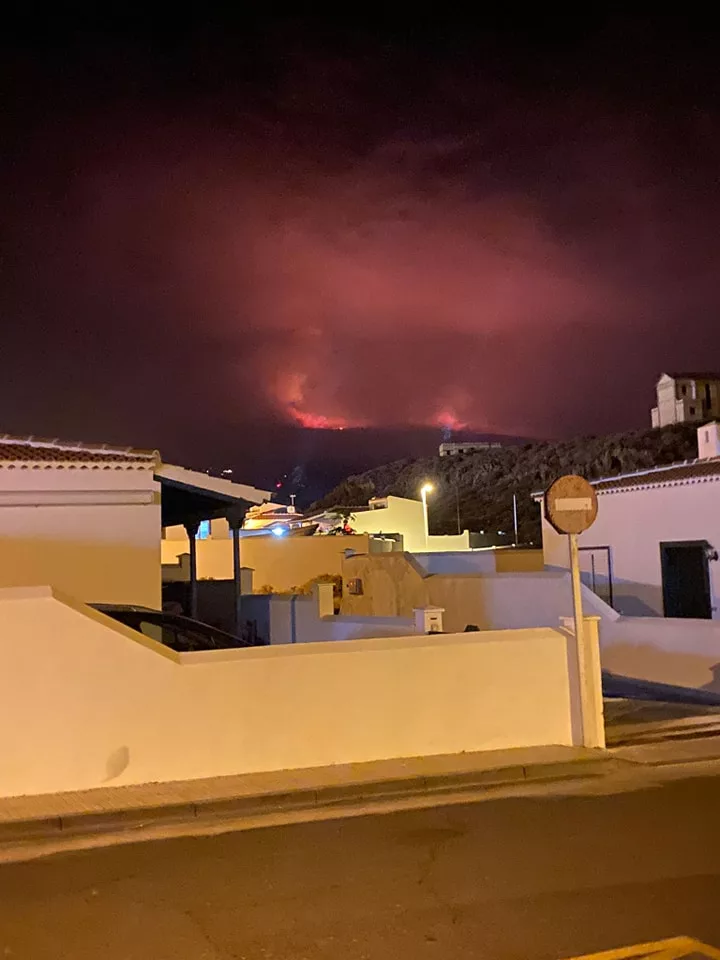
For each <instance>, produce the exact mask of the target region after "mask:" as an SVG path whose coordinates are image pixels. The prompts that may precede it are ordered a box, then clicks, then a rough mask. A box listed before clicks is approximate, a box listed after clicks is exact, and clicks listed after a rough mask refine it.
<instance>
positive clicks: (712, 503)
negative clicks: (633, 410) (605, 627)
mask: <svg viewBox="0 0 720 960" xmlns="http://www.w3.org/2000/svg"><path fill="white" fill-rule="evenodd" d="M593 486H594V487H595V490H596V491H597V495H598V515H597V519H596V521H595V523H594V524H593V525H592V527H590V529H589V530H587V531H586V532H585V533H583V534H581V535H580V537H579V538H578V542H579V547H580V551H581V553H580V556H581V566H582V568H583V572H584V576H583V579H584V580H585V582H586V583H588V584H590V585H594V587H595V589H596V591H597V592H598V593H599V594H600V595H601V596H603V598H605V599H609V600H610V601H611V603H612V605H613V606H614V607H615V609H616V610H617V611H618V612H619V613H621V614H625V615H629V616H663V615H664V616H666V617H693V618H699V619H720V562H719V561H718V550H720V424H718V423H708V424H705V425H704V426H702V427H700V428H699V429H698V458H697V460H689V461H685V462H683V463H675V464H671V465H670V466H666V467H655V468H653V469H651V470H643V471H640V472H638V473H630V474H623V475H621V476H617V477H610V478H608V479H604V480H596V481H593ZM537 499H541V497H539V496H538V497H537ZM542 531H543V552H544V558H545V566H546V569H554V570H558V569H562V570H566V569H568V567H569V558H568V538H567V537H566V536H563V535H561V534H558V533H557V532H556V531H555V530H554V529H553V527H551V526H550V524H549V523H548V522H547V520H546V519H545V517H543V524H542Z"/></svg>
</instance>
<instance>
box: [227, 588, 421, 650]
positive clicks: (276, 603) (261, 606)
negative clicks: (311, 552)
mask: <svg viewBox="0 0 720 960" xmlns="http://www.w3.org/2000/svg"><path fill="white" fill-rule="evenodd" d="M326 586H327V589H328V590H329V594H330V609H332V585H331V584H327V585H326ZM242 604H243V607H242V609H243V617H244V618H246V619H247V620H251V621H254V622H255V624H256V627H257V631H258V636H259V637H260V638H261V639H262V640H264V641H265V642H268V643H272V644H282V643H318V642H324V641H332V640H358V639H360V638H362V637H396V636H404V637H407V636H412V635H413V634H415V633H416V632H417V631H416V628H415V620H414V618H412V617H363V616H356V617H351V616H335V615H329V616H321V615H320V608H319V603H318V595H317V588H316V591H315V593H314V594H313V595H312V596H297V595H295V596H277V595H273V594H264V595H263V594H253V595H252V596H247V597H243V601H242Z"/></svg>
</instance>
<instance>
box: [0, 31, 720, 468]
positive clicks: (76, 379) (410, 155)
mask: <svg viewBox="0 0 720 960" xmlns="http://www.w3.org/2000/svg"><path fill="white" fill-rule="evenodd" d="M247 29H249V27H248V24H247V23H246V22H245V18H244V14H243V23H242V29H240V28H238V29H237V32H236V33H232V32H231V33H228V34H226V32H225V31H223V30H221V29H220V28H219V27H217V26H215V27H214V28H210V29H209V33H208V34H207V37H206V40H203V41H202V42H201V43H198V41H197V38H196V36H195V34H194V32H193V31H192V30H191V31H190V32H189V33H188V35H187V37H185V39H184V40H183V41H182V42H179V41H178V42H175V41H174V40H173V39H172V38H171V37H169V36H168V37H167V38H166V40H165V41H161V40H157V38H155V39H153V43H156V42H157V43H158V44H160V45H161V46H162V43H163V42H166V47H165V48H164V49H163V51H162V52H161V55H159V56H157V55H156V51H155V49H154V47H153V43H149V42H142V43H140V44H138V45H131V47H130V48H129V49H128V51H124V52H123V50H121V49H120V47H122V43H121V41H120V40H118V41H117V43H118V44H119V47H116V46H115V43H116V41H115V40H113V42H112V43H110V44H109V45H108V49H105V48H104V47H102V45H99V46H98V45H95V44H93V43H88V42H87V38H85V37H84V36H80V35H79V36H78V37H77V38H75V41H76V42H75V41H74V42H73V43H72V44H70V45H68V44H65V45H62V44H61V43H59V45H58V50H57V51H56V52H53V54H52V56H48V53H47V51H45V52H43V51H42V50H40V51H32V50H29V48H28V49H26V48H25V47H23V48H22V50H21V52H20V54H18V59H12V58H9V59H7V69H8V84H9V86H8V96H9V97H10V98H11V99H12V107H11V109H9V110H8V111H6V112H5V120H4V122H6V125H7V126H8V130H7V131H6V136H5V137H4V140H3V156H2V158H0V166H2V168H3V171H4V173H5V175H6V181H7V182H6V183H5V184H4V190H3V191H2V192H1V193H0V199H1V201H2V203H3V211H2V216H1V217H0V220H1V221H2V223H3V229H4V231H5V232H6V233H7V249H8V250H10V251H11V254H12V255H11V257H10V258H9V260H8V263H7V265H6V269H4V270H3V272H2V273H3V276H2V278H0V279H1V280H2V284H3V290H2V293H3V297H2V308H3V316H4V317H5V318H6V319H5V321H4V323H5V328H4V330H3V335H4V337H6V340H5V349H6V351H7V352H8V355H9V356H10V357H11V358H12V370H14V371H17V375H16V376H8V377H4V378H2V379H1V380H0V407H1V408H2V409H3V410H4V411H6V416H9V417H11V420H10V421H8V422H7V423H6V424H4V425H3V426H4V428H5V429H8V430H14V431H16V432H36V433H39V434H47V433H57V435H66V436H68V435H69V436H83V437H85V438H88V439H93V438H95V437H98V438H100V439H105V438H106V439H108V440H117V441H120V440H122V441H124V442H127V443H142V442H143V438H144V437H147V440H146V441H145V442H148V443H157V444H162V443H163V440H164V439H165V438H166V437H168V436H169V437H171V438H172V437H177V438H179V442H181V443H182V445H183V449H185V446H186V445H187V446H192V443H191V442H190V441H189V440H188V439H187V437H188V436H189V429H190V426H192V427H193V429H194V430H195V436H196V437H200V438H201V439H202V438H206V437H208V436H209V435H212V436H213V437H214V436H216V435H219V432H220V430H221V428H222V429H224V430H225V431H227V433H226V436H227V435H230V436H231V437H233V438H234V436H235V431H236V430H246V431H247V432H248V434H250V433H251V432H252V430H253V429H254V425H256V424H258V423H259V424H263V425H269V426H270V427H271V428H272V427H274V426H278V428H279V429H282V427H284V426H286V425H288V424H297V425H300V426H302V427H305V428H308V429H314V430H318V429H337V430H340V429H343V428H350V427H353V426H368V427H373V426H377V427H395V426H398V425H401V426H403V427H404V426H417V425H432V426H434V427H437V428H442V429H444V430H450V431H460V430H465V431H469V430H472V431H476V432H487V433H501V434H502V433H506V434H515V435H520V436H562V435H568V434H573V433H581V432H588V433H589V432H598V433H599V432H604V431H610V430H620V429H625V428H629V427H638V426H644V425H647V424H648V423H649V409H650V407H651V406H652V403H653V387H654V381H655V378H656V377H657V376H658V374H659V373H660V372H661V371H662V370H663V369H664V368H667V367H671V368H680V369H682V368H687V369H694V368H695V369H696V368H700V369H702V368H703V367H705V366H706V364H707V362H708V361H707V359H706V358H707V357H712V356H715V357H717V356H720V324H718V322H717V317H718V316H720V286H719V285H718V281H717V278H718V276H720V253H719V252H718V244H717V240H716V233H717V221H718V218H719V217H720V192H719V191H718V187H717V174H716V171H717V169H718V166H719V165H720V111H718V108H717V102H718V101H717V96H716V91H715V87H716V86H717V80H716V70H715V61H716V51H715V48H714V46H713V45H712V42H711V38H710V36H709V34H708V37H707V38H706V40H707V49H706V48H705V47H703V46H702V45H700V47H699V46H698V44H699V41H698V40H697V38H694V39H693V41H692V43H691V44H686V47H685V49H686V50H692V57H690V56H687V57H681V58H680V59H679V60H678V62H677V63H676V64H675V67H674V68H673V69H677V74H678V78H681V75H682V76H684V75H685V74H687V76H686V77H685V81H686V82H685V84H684V85H683V83H681V82H680V80H678V83H677V84H676V85H675V87H674V93H673V96H674V97H676V98H677V100H673V104H675V106H673V107H672V109H671V108H670V106H669V105H668V103H669V101H668V97H667V96H666V93H667V77H668V75H669V74H668V67H667V51H668V49H670V48H671V47H672V49H674V46H673V44H674V43H675V33H676V29H675V27H674V26H673V31H672V37H671V38H670V39H671V40H672V44H671V45H670V47H668V46H667V45H666V44H665V41H664V40H663V38H660V39H661V41H662V42H660V43H659V46H658V47H657V51H656V54H657V61H654V60H653V56H654V55H655V54H653V49H654V48H653V42H654V41H653V33H652V29H654V28H652V24H650V25H649V26H648V27H647V28H646V27H643V29H642V30H638V31H636V32H633V30H629V29H628V30H626V29H624V28H623V27H622V26H620V27H619V28H618V30H617V31H609V32H607V33H606V32H604V31H603V30H602V29H600V28H598V32H597V34H595V33H594V32H593V31H592V30H589V31H588V32H587V34H586V33H584V32H583V34H582V37H575V38H574V39H573V41H572V42H569V39H568V38H567V37H566V38H565V41H567V42H565V41H564V42H563V44H557V43H556V42H555V40H556V37H555V30H554V28H553V30H551V31H550V32H551V34H552V36H551V39H550V43H549V46H548V47H547V49H546V50H545V51H544V53H543V52H542V51H541V52H540V53H538V52H537V51H536V50H535V49H534V48H533V49H532V50H530V51H521V52H518V50H517V48H516V38H514V37H513V38H508V37H506V38H505V39H504V40H503V41H502V42H499V41H498V38H497V37H496V36H495V35H494V34H493V32H492V31H491V32H490V34H488V35H487V36H484V37H483V36H479V37H474V36H473V37H472V38H470V39H468V44H467V45H466V43H465V41H466V39H467V38H466V37H465V36H464V33H465V32H464V30H461V31H459V32H460V34H462V36H458V37H456V40H455V41H454V43H450V44H449V46H447V47H445V46H443V45H442V44H441V45H438V43H437V37H436V36H435V33H434V30H433V32H432V33H429V34H428V35H427V37H426V38H425V40H426V41H427V42H423V43H422V44H421V45H422V50H421V51H417V50H416V51H414V52H413V50H412V49H411V48H412V42H410V41H408V38H407V37H405V35H404V34H403V39H402V41H401V42H399V43H397V44H392V43H391V44H390V45H389V46H388V44H387V43H386V42H385V41H384V40H383V41H382V42H378V43H375V42H374V41H373V40H372V39H367V49H365V48H364V47H363V44H364V43H365V41H357V42H358V43H359V44H360V47H357V46H356V40H357V38H355V39H353V42H352V43H350V44H349V46H348V47H347V48H343V50H344V52H341V53H339V52H338V50H339V49H340V47H337V43H336V41H335V40H332V41H331V42H330V43H329V48H328V49H323V48H322V45H323V43H325V42H326V41H325V40H323V39H322V38H321V37H319V36H318V34H317V31H316V30H313V29H308V30H307V31H306V32H305V33H303V34H302V36H301V35H300V34H298V33H297V30H296V27H295V26H292V27H289V28H288V30H287V32H283V31H281V32H280V33H279V34H275V33H273V32H272V31H265V29H264V28H260V29H259V30H258V31H257V32H256V33H255V34H253V36H252V38H250V39H247V42H246V45H245V46H243V45H242V43H241V39H242V38H243V37H245V32H244V31H246V30H247ZM418 29H419V30H420V32H422V30H421V28H418ZM563 29H566V28H565V27H564V28H563ZM201 34H202V36H205V34H204V33H202V31H201ZM33 35H34V34H33ZM618 36H622V37H623V45H621V47H618V44H617V37H618ZM145 39H146V40H147V38H145ZM666 39H667V38H666ZM0 42H2V39H1V38H0ZM183 43H184V44H185V46H183ZM635 43H637V49H635V48H634V46H633V44H635ZM583 44H586V45H587V46H586V47H583ZM578 45H579V46H578ZM531 46H532V44H531ZM541 46H542V45H541ZM240 48H242V49H240ZM360 48H362V51H361V52H360V53H358V50H360ZM581 48H582V49H581ZM23 50H24V51H25V52H22V51H23ZM479 51H482V52H481V53H480V52H479ZM126 53H127V56H126V55H125V54H126ZM528 53H529V56H528ZM43 58H45V60H44V59H43ZM108 58H109V59H108ZM544 58H546V59H544ZM491 61H492V63H494V66H493V67H492V68H491V66H490V63H491ZM106 62H107V63H108V64H109V66H107V67H106V66H105V64H106ZM481 62H482V64H483V70H482V71H479V69H478V63H481ZM59 63H67V67H68V68H67V69H62V70H60V69H58V64H59ZM158 63H160V64H162V67H158ZM609 63H610V64H611V67H612V69H608V64H609ZM98 64H102V67H101V68H100V67H99V66H98ZM538 64H539V66H538ZM543 64H544V65H545V68H546V69H547V72H546V73H543V69H544V68H543ZM526 67H529V68H530V69H527V70H526V69H525V68H526ZM536 67H537V69H538V70H539V71H540V72H539V73H537V72H536ZM696 67H697V70H698V71H699V72H698V73H697V74H695V73H694V72H693V71H694V70H695V69H696ZM643 70H649V71H650V74H651V76H650V78H649V81H648V79H647V78H646V77H644V76H641V74H642V72H643ZM613 71H618V72H617V73H614V72H613ZM653 71H654V72H653ZM543 76H544V78H545V79H544V80H543V79H542V77H543ZM538 78H540V79H538ZM608 78H609V79H610V80H612V82H609V79H608ZM710 78H712V83H710ZM606 80H608V82H606ZM653 83H654V84H655V86H654V87H653ZM711 87H712V89H711ZM629 91H632V92H629ZM13 98H14V99H13ZM683 98H686V99H683ZM673 111H676V112H675V113H673ZM48 117H52V118H53V122H52V123H48ZM679 331H681V332H682V336H679ZM39 345H41V346H39ZM70 362H71V363H72V371H73V375H72V377H68V376H67V374H66V370H67V367H68V363H70ZM26 370H27V371H30V373H31V377H28V376H26V375H25V374H24V373H22V371H26ZM130 370H131V371H132V389H128V388H127V383H128V371H130ZM158 383H162V384H163V390H162V391H159V390H158ZM38 385H39V386H38ZM165 385H167V387H166V386H165ZM209 425H212V426H213V429H212V430H211V429H209ZM215 427H217V434H216V433H215V432H214V431H215ZM145 430H147V433H144V431H145ZM271 434H272V430H270V431H269V432H268V433H267V436H270V435H271ZM213 442H215V441H213ZM217 443H218V445H219V444H220V441H219V440H218V441H217ZM268 443H271V440H268Z"/></svg>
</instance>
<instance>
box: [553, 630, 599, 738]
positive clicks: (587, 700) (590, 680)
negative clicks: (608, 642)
mask: <svg viewBox="0 0 720 960" xmlns="http://www.w3.org/2000/svg"><path fill="white" fill-rule="evenodd" d="M560 623H561V624H562V626H563V627H564V629H565V630H566V631H567V632H568V633H570V634H572V636H573V637H574V636H575V621H574V618H573V617H561V618H560ZM599 624H600V617H597V616H590V617H583V636H584V641H585V642H584V643H583V646H582V649H583V655H584V661H583V666H584V669H583V670H580V671H579V674H578V675H579V677H584V683H585V690H584V691H582V690H578V691H577V693H578V695H579V697H580V700H581V702H582V704H583V717H582V728H583V745H584V746H586V747H599V748H600V749H602V750H604V749H605V711H604V705H603V695H602V667H601V664H600V629H599ZM580 682H582V681H580Z"/></svg>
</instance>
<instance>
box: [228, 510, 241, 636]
mask: <svg viewBox="0 0 720 960" xmlns="http://www.w3.org/2000/svg"><path fill="white" fill-rule="evenodd" d="M245 511H246V507H245V506H244V505H243V506H237V507H234V508H233V509H232V510H229V511H228V513H227V514H226V519H227V522H228V526H229V527H230V533H231V536H232V557H233V611H234V624H235V628H234V629H235V636H236V637H242V635H243V619H242V576H241V572H240V571H241V557H240V529H241V527H242V524H243V520H244V519H245Z"/></svg>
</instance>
